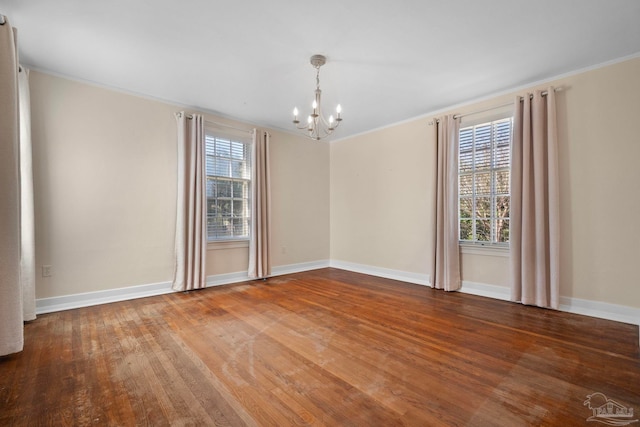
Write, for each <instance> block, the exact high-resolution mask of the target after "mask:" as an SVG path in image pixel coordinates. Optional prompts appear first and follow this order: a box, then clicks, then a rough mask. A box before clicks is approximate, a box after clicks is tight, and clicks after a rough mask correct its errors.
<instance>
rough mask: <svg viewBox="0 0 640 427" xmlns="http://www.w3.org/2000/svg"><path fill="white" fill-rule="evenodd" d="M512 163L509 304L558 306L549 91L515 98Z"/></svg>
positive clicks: (555, 150) (554, 143)
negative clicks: (511, 302) (510, 301)
mask: <svg viewBox="0 0 640 427" xmlns="http://www.w3.org/2000/svg"><path fill="white" fill-rule="evenodd" d="M513 119H514V124H513V146H512V158H511V230H510V237H509V240H510V246H511V299H512V300H513V301H519V302H522V303H523V304H528V305H537V306H540V307H548V308H555V309H557V308H558V305H559V216H560V214H559V195H558V138H557V131H556V107H555V94H554V91H553V88H550V89H549V90H548V91H547V95H546V96H542V92H541V91H535V92H534V93H533V95H530V94H527V96H525V97H524V99H520V98H518V99H516V108H515V113H514V118H513Z"/></svg>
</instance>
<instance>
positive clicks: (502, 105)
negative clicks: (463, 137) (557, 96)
mask: <svg viewBox="0 0 640 427" xmlns="http://www.w3.org/2000/svg"><path fill="white" fill-rule="evenodd" d="M561 90H562V87H557V88H554V89H553V91H554V92H559V91H561ZM548 93H549V92H548V91H546V90H545V91H543V92H542V93H541V95H542V96H547V95H548ZM518 98H519V99H520V101H522V99H523V98H522V97H521V96H519V97H518ZM532 98H533V94H531V95H529V99H532ZM509 105H513V102H507V103H506V104H501V105H496V106H495V107H490V108H485V109H484V110H477V111H472V112H470V113H464V114H455V115H454V116H453V118H454V119H459V118H462V117H466V116H471V115H473V114H480V113H486V112H487V111H491V110H497V109H498V108H503V107H508V106H509ZM434 122H435V123H440V120H431V121H430V122H429V126H433V123H434Z"/></svg>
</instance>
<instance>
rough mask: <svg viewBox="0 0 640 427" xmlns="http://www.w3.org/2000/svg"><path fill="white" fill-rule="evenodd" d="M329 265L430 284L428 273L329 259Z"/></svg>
mask: <svg viewBox="0 0 640 427" xmlns="http://www.w3.org/2000/svg"><path fill="white" fill-rule="evenodd" d="M329 266H330V267H333V268H339V269H341V270H347V271H353V272H355V273H362V274H369V275H371V276H377V277H384V278H385V279H392V280H399V281H401V282H409V283H415V284H416V285H425V286H430V285H431V279H430V278H429V275H428V274H421V273H410V272H408V271H400V270H392V269H390V268H382V267H374V266H372V265H366V264H356V263H353V262H347V261H339V260H333V259H332V260H331V261H330V263H329Z"/></svg>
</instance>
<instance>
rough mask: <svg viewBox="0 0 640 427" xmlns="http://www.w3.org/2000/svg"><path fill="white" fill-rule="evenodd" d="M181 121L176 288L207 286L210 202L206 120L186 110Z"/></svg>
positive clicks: (179, 125) (182, 289)
mask: <svg viewBox="0 0 640 427" xmlns="http://www.w3.org/2000/svg"><path fill="white" fill-rule="evenodd" d="M176 118H177V120H178V191H177V211H176V242H175V263H176V264H175V270H174V278H173V284H172V289H174V290H176V291H189V290H193V289H200V288H204V287H206V285H207V283H206V275H205V268H206V254H207V231H206V230H207V228H206V225H207V201H206V193H205V189H206V176H205V161H206V159H205V157H206V154H205V142H204V119H203V118H202V115H199V114H194V115H193V117H192V118H188V117H187V116H186V114H185V113H184V112H180V113H178V114H176Z"/></svg>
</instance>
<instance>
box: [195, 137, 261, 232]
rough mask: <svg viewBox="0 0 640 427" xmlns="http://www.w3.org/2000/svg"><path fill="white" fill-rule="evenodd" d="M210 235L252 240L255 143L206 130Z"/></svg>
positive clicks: (208, 225)
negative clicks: (252, 164) (250, 230)
mask: <svg viewBox="0 0 640 427" xmlns="http://www.w3.org/2000/svg"><path fill="white" fill-rule="evenodd" d="M205 144H206V155H207V164H206V173H207V238H208V240H209V241H224V240H246V239H249V221H250V219H251V218H250V213H251V206H250V203H251V197H250V195H251V143H250V142H249V141H242V140H241V139H240V138H233V137H227V136H224V135H217V134H214V133H211V131H209V130H207V131H205Z"/></svg>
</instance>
